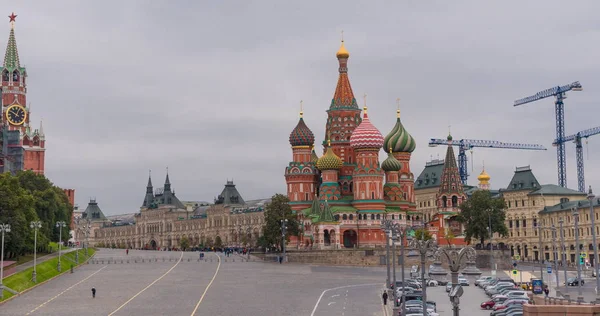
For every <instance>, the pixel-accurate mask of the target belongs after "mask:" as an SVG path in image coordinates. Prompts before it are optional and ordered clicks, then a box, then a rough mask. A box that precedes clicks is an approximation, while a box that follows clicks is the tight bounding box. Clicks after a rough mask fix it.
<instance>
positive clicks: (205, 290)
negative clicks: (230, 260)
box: [192, 255, 221, 316]
mask: <svg viewBox="0 0 600 316" xmlns="http://www.w3.org/2000/svg"><path fill="white" fill-rule="evenodd" d="M217 259H219V264H218V265H217V270H216V271H215V275H213V277H212V280H210V282H209V283H208V285H207V286H206V288H205V289H204V293H202V296H201V297H200V300H199V301H198V304H196V307H195V308H194V311H193V312H192V316H194V314H196V311H197V310H198V307H200V303H202V300H203V299H204V296H205V295H206V292H208V288H209V287H210V286H211V285H212V283H213V282H214V281H215V279H216V278H217V273H219V268H220V267H221V257H219V256H218V255H217Z"/></svg>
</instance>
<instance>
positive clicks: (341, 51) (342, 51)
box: [335, 40, 350, 58]
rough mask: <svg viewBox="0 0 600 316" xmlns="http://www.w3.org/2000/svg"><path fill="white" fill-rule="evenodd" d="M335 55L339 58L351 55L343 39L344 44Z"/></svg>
mask: <svg viewBox="0 0 600 316" xmlns="http://www.w3.org/2000/svg"><path fill="white" fill-rule="evenodd" d="M335 56H336V57H337V58H348V57H350V53H348V50H346V47H344V41H343V40H342V46H340V49H339V50H338V51H337V53H336V54H335Z"/></svg>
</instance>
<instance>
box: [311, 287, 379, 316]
mask: <svg viewBox="0 0 600 316" xmlns="http://www.w3.org/2000/svg"><path fill="white" fill-rule="evenodd" d="M373 285H379V286H381V283H366V284H353V285H344V286H338V287H332V288H330V289H326V290H325V291H323V292H321V296H319V299H318V300H317V303H316V304H315V308H313V311H312V313H310V316H315V313H316V312H317V308H318V307H319V303H320V302H321V299H322V298H323V295H325V293H327V292H329V291H333V290H339V289H345V288H350V287H358V286H373Z"/></svg>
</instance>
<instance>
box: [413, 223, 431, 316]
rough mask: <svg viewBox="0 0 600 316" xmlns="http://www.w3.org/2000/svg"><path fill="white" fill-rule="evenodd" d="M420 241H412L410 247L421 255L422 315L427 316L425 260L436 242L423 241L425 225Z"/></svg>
mask: <svg viewBox="0 0 600 316" xmlns="http://www.w3.org/2000/svg"><path fill="white" fill-rule="evenodd" d="M422 228H423V234H422V239H416V238H415V239H413V240H412V241H411V244H410V246H411V247H413V248H415V249H416V250H417V251H419V253H420V254H421V283H422V286H421V287H422V288H423V315H427V283H426V282H425V258H426V256H427V253H428V252H432V251H435V248H436V242H435V240H433V239H429V240H425V225H423V226H422Z"/></svg>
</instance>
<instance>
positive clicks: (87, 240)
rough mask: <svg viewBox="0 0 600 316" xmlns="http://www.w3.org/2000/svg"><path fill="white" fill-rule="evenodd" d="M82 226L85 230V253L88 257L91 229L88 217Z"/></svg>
mask: <svg viewBox="0 0 600 316" xmlns="http://www.w3.org/2000/svg"><path fill="white" fill-rule="evenodd" d="M83 228H84V230H85V255H86V257H89V256H90V253H89V251H88V247H89V244H90V230H91V229H92V221H91V220H90V219H89V218H87V219H86V220H85V224H84V226H83Z"/></svg>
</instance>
